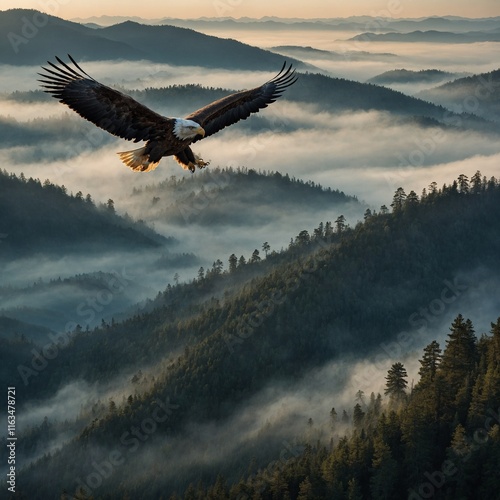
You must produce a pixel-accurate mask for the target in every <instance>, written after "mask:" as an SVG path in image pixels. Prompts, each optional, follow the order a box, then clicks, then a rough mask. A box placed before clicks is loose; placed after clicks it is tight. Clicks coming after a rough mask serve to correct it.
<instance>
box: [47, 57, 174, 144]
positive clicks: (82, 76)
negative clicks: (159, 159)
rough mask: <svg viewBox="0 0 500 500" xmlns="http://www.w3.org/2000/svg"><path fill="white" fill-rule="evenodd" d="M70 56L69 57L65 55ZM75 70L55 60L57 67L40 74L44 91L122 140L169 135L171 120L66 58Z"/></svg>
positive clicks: (157, 137)
mask: <svg viewBox="0 0 500 500" xmlns="http://www.w3.org/2000/svg"><path fill="white" fill-rule="evenodd" d="M68 55H69V54H68ZM69 58H70V59H71V61H72V62H73V64H74V65H75V67H76V69H77V70H78V71H77V70H75V69H73V68H71V67H70V66H68V65H67V64H66V63H65V62H63V61H62V60H61V59H59V58H58V57H56V59H57V61H58V62H59V64H60V66H57V65H55V64H53V63H51V62H50V61H49V62H48V63H49V65H50V66H51V68H52V69H51V68H45V67H43V69H44V70H45V72H46V73H45V74H43V73H39V75H40V76H42V78H43V79H42V80H39V81H40V82H41V83H42V84H43V85H42V87H43V88H44V89H45V92H48V93H49V94H51V95H52V96H53V97H55V98H56V99H59V101H60V102H62V103H64V104H66V105H67V106H69V107H70V108H71V109H73V110H74V111H76V112H77V113H78V114H79V115H80V116H82V117H83V118H85V119H87V120H89V121H91V122H92V123H94V124H95V125H97V126H98V127H100V128H102V129H104V130H106V131H107V132H110V133H111V134H114V135H116V136H118V137H121V138H123V139H128V140H133V141H134V142H138V141H149V140H151V139H156V140H158V139H160V138H162V139H164V138H165V137H167V135H172V127H173V120H172V119H171V118H166V117H164V116H161V115H159V114H158V113H155V112H154V111H152V110H151V109H149V108H148V107H146V106H144V105H143V104H140V103H139V102H137V101H136V100H134V99H132V98H131V97H129V96H127V95H125V94H122V93H121V92H119V91H118V90H114V89H112V88H110V87H107V86H106V85H103V84H101V83H99V82H98V81H96V80H94V79H93V78H92V77H91V76H89V75H88V74H87V73H85V71H83V70H82V69H81V68H80V66H78V64H77V63H76V62H75V60H74V59H73V58H72V57H71V56H69Z"/></svg>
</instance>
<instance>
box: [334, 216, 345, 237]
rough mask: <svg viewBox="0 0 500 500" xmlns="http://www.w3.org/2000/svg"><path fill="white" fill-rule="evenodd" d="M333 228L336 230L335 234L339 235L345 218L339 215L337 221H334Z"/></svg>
mask: <svg viewBox="0 0 500 500" xmlns="http://www.w3.org/2000/svg"><path fill="white" fill-rule="evenodd" d="M335 228H336V229H337V234H341V233H343V232H344V230H345V228H346V223H345V217H344V216H343V215H339V216H338V217H337V219H335Z"/></svg>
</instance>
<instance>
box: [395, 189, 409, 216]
mask: <svg viewBox="0 0 500 500" xmlns="http://www.w3.org/2000/svg"><path fill="white" fill-rule="evenodd" d="M405 200H406V193H405V191H404V189H403V188H402V187H399V188H398V189H396V192H395V193H394V196H393V198H392V203H391V207H392V211H393V212H394V213H395V214H396V213H399V212H401V210H402V209H403V206H404V203H405Z"/></svg>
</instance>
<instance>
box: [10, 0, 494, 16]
mask: <svg viewBox="0 0 500 500" xmlns="http://www.w3.org/2000/svg"><path fill="white" fill-rule="evenodd" d="M2 4H3V10H9V9H15V8H17V9H23V8H26V9H35V10H39V11H42V12H45V13H47V14H51V15H54V16H57V17H61V18H63V19H68V20H72V19H77V18H81V19H86V18H89V17H103V16H110V17H113V16H121V17H140V18H142V19H162V18H177V19H200V18H204V17H205V18H206V17H208V18H220V17H231V18H233V19H241V18H254V19H261V18H265V17H279V18H286V19H293V18H296V19H345V18H349V17H355V16H371V17H382V18H393V19H395V20H396V19H419V18H429V17H449V16H452V17H465V18H469V19H480V18H487V17H498V16H500V8H499V5H498V2H497V1H496V0H482V1H479V2H476V3H475V4H474V5H473V6H472V5H471V4H470V3H469V2H465V1H464V0H462V1H455V2H451V1H448V0H446V1H441V2H439V3H436V2H434V1H433V0H423V1H421V2H419V4H418V5H409V4H408V2H407V1H406V0H392V1H391V2H387V1H386V0H370V1H368V0H363V1H361V0H358V1H357V2H354V4H353V3H351V4H350V5H345V4H343V3H341V2H331V1H329V0H328V1H327V0H311V1H309V2H308V4H307V6H306V7H304V6H303V4H301V3H300V2H296V3H294V2H285V1H278V2H274V3H273V4H272V5H269V3H268V2H266V0H255V1H254V2H252V3H251V4H250V3H247V2H243V1H242V0H216V1H214V2H209V3H207V2H203V1H201V0H186V1H185V2H183V3H182V4H175V5H170V4H169V3H167V5H165V4H163V5H161V6H159V5H158V3H157V2H153V1H152V0H144V1H143V2H141V5H140V6H137V5H136V4H135V3H134V2H133V1H132V0H123V1H120V3H119V4H118V2H114V1H112V2H106V3H105V5H103V3H102V2H100V1H98V0H88V1H87V2H75V1H72V2H68V0H24V1H21V2H20V1H18V0H4V2H2ZM117 11H118V12H119V13H118V14H117ZM193 12H196V13H197V14H196V15H194V16H193Z"/></svg>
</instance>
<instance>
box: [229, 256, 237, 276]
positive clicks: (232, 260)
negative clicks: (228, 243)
mask: <svg viewBox="0 0 500 500" xmlns="http://www.w3.org/2000/svg"><path fill="white" fill-rule="evenodd" d="M237 267H238V257H236V255H234V253H232V254H231V255H230V256H229V272H230V273H234V272H235V271H236V268H237Z"/></svg>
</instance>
